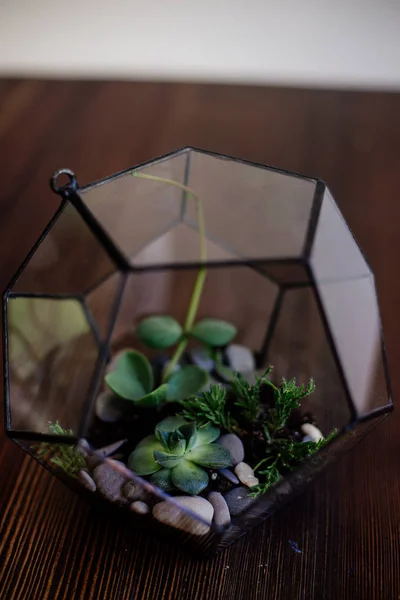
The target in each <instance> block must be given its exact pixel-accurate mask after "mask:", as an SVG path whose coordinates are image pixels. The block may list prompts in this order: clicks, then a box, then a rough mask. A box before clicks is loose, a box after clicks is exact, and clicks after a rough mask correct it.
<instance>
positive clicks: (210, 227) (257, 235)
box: [184, 151, 315, 258]
mask: <svg viewBox="0 0 400 600" xmlns="http://www.w3.org/2000/svg"><path fill="white" fill-rule="evenodd" d="M189 174H190V175H189V181H188V185H189V187H190V188H192V189H193V190H194V191H195V192H196V194H197V195H198V196H199V197H200V199H201V201H202V203H203V206H204V215H205V223H206V231H207V237H208V238H209V239H210V240H212V241H213V242H214V243H216V244H218V245H220V246H222V247H223V248H225V250H226V251H228V252H230V253H231V254H234V255H236V256H238V257H241V258H277V257H297V256H300V255H301V254H302V251H303V247H304V243H305V238H306V233H307V229H308V223H309V217H310V211H311V207H312V203H313V197H314V191H315V181H314V180H311V179H302V178H299V177H295V176H291V175H284V174H281V173H277V172H276V171H273V170H270V169H268V168H264V167H257V166H252V165H249V164H245V163H242V162H240V161H236V160H230V159H225V158H219V157H214V156H210V155H208V154H203V153H202V152H196V151H192V152H191V153H190V168H189ZM184 221H185V223H187V224H190V225H192V226H193V227H197V225H196V223H197V219H196V215H195V207H194V203H193V202H190V201H188V202H187V204H186V211H185V216H184Z"/></svg>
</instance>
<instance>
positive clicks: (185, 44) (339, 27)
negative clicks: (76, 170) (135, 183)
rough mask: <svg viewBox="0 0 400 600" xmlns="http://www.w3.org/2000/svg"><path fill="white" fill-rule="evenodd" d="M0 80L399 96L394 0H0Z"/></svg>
mask: <svg viewBox="0 0 400 600" xmlns="http://www.w3.org/2000/svg"><path fill="white" fill-rule="evenodd" d="M0 75H3V76H5V75H18V76H21V75H22V76H26V75H31V76H51V77H96V78H114V79H117V78H119V79H120V78H122V79H165V80H194V81H219V82H245V83H262V84H289V85H303V86H310V85H311V86H325V87H326V86H340V87H349V88H382V89H397V90H398V89H400V0H140V1H139V0H0Z"/></svg>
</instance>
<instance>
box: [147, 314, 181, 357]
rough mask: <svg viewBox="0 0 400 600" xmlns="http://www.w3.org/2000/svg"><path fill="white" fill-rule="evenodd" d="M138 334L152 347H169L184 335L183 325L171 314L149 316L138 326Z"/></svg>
mask: <svg viewBox="0 0 400 600" xmlns="http://www.w3.org/2000/svg"><path fill="white" fill-rule="evenodd" d="M136 335H137V336H138V338H139V339H140V341H141V342H143V344H146V346H149V347H150V348H157V349H159V350H160V349H162V348H169V347H170V346H173V345H174V344H176V342H177V341H178V340H179V338H180V337H181V335H182V327H181V326H180V325H179V323H178V321H176V320H175V319H174V318H173V317H170V316H169V315H158V316H154V317H147V318H146V319H143V321H141V323H139V325H138V326H137V327H136Z"/></svg>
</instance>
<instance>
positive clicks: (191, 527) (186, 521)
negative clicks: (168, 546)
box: [153, 496, 214, 535]
mask: <svg viewBox="0 0 400 600" xmlns="http://www.w3.org/2000/svg"><path fill="white" fill-rule="evenodd" d="M174 500H175V502H177V503H178V504H180V505H181V506H182V507H183V508H187V509H189V510H190V511H191V512H193V513H195V514H197V515H199V517H201V518H202V519H203V521H206V523H209V525H207V524H206V523H202V522H199V521H197V520H196V519H193V518H190V517H189V516H188V515H187V514H186V513H184V512H183V511H182V510H180V508H179V506H176V505H175V504H173V503H172V502H170V501H164V502H159V503H158V504H156V505H155V506H154V508H153V515H154V517H155V518H156V519H157V521H159V522H160V523H164V524H165V525H169V526H170V527H175V528H176V529H180V530H181V531H186V532H187V533H190V534H192V535H206V534H207V533H208V532H209V531H210V526H211V521H212V518H213V514H214V509H213V507H212V504H210V502H208V500H206V499H205V498H202V497H201V496H175V498H174Z"/></svg>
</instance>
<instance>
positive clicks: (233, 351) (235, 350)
mask: <svg viewBox="0 0 400 600" xmlns="http://www.w3.org/2000/svg"><path fill="white" fill-rule="evenodd" d="M225 355H226V358H227V361H228V363H229V366H230V368H231V369H232V371H238V372H239V373H251V371H254V370H255V368H256V363H255V360H254V356H253V353H252V352H251V350H249V348H246V346H241V345H240V344H230V345H229V346H228V347H227V349H226V350H225Z"/></svg>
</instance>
